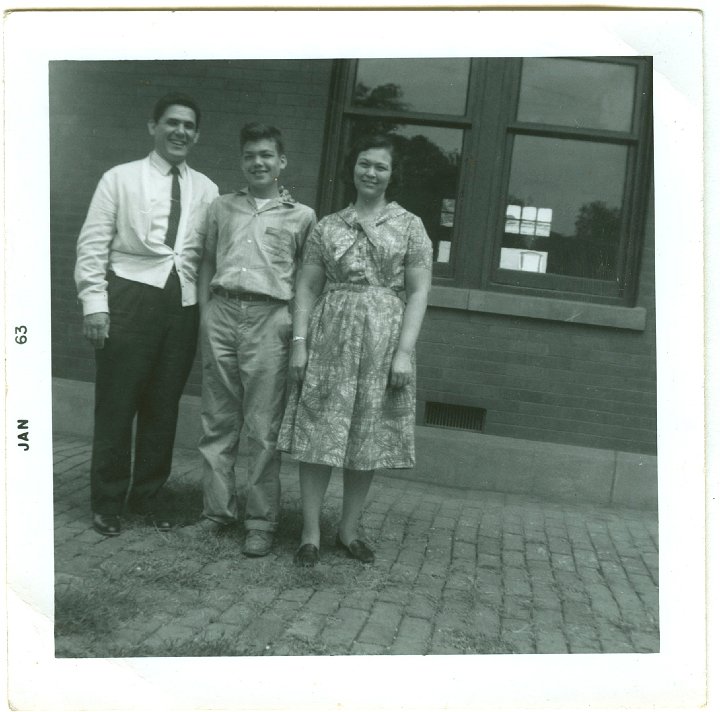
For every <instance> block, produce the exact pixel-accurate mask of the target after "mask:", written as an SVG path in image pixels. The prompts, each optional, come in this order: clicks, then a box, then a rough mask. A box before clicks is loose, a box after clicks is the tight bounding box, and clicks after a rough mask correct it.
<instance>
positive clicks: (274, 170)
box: [242, 138, 287, 198]
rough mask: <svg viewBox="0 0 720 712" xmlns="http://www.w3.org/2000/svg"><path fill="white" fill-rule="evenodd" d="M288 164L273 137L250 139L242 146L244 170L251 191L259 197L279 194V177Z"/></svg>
mask: <svg viewBox="0 0 720 712" xmlns="http://www.w3.org/2000/svg"><path fill="white" fill-rule="evenodd" d="M286 165H287V160H286V159H285V156H284V155H281V154H279V153H278V150H277V145H276V144H275V141H273V140H272V139H269V138H263V139H260V140H259V141H248V142H247V143H246V144H245V145H244V146H243V147H242V172H243V175H244V176H245V180H247V182H248V187H249V188H250V192H251V193H252V194H253V195H254V196H256V197H258V198H268V197H272V196H276V195H277V194H278V184H277V179H278V176H279V175H280V173H281V172H282V171H283V169H284V168H285V166H286Z"/></svg>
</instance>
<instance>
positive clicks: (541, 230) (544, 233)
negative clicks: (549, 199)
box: [535, 208, 553, 237]
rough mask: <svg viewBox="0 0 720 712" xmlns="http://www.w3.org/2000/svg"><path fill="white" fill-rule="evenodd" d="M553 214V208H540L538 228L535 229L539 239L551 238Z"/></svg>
mask: <svg viewBox="0 0 720 712" xmlns="http://www.w3.org/2000/svg"><path fill="white" fill-rule="evenodd" d="M552 214H553V211H552V208H538V211H537V226H536V227H535V234H536V235H537V236H538V237H550V227H551V225H552Z"/></svg>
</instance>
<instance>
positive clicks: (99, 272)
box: [75, 151, 218, 315]
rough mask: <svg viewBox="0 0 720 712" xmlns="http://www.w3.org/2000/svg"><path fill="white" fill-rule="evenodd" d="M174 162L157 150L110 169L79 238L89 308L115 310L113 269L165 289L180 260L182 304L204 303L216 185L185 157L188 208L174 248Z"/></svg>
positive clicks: (82, 289) (183, 193)
mask: <svg viewBox="0 0 720 712" xmlns="http://www.w3.org/2000/svg"><path fill="white" fill-rule="evenodd" d="M170 168H171V165H170V163H168V162H167V161H166V160H165V159H163V158H162V157H161V156H160V155H158V154H157V153H156V152H155V151H153V152H152V153H151V154H150V155H149V156H147V157H146V158H144V159H142V160H140V161H133V162H131V163H124V164H122V165H119V166H115V167H114V168H111V169H110V170H109V171H107V173H105V174H104V175H103V177H102V178H101V179H100V182H99V183H98V186H97V189H96V190H95V194H94V196H93V199H92V201H91V203H90V208H89V210H88V215H87V218H86V220H85V224H84V225H83V227H82V230H81V231H80V236H79V238H78V243H77V262H76V265H75V282H76V284H77V289H78V298H79V299H80V301H81V302H82V305H83V314H86V315H87V314H94V313H96V312H107V311H108V300H107V278H106V275H107V271H108V269H110V270H112V271H113V272H114V273H115V274H116V275H117V276H118V277H123V278H124V279H129V280H132V281H135V282H142V283H143V284H149V285H151V286H153V287H158V288H161V289H162V288H163V287H164V286H165V283H166V282H167V279H168V276H169V275H170V272H171V270H172V268H173V266H175V269H176V270H177V273H178V276H179V279H180V286H181V289H182V304H183V306H190V305H192V304H196V303H197V272H198V266H199V264H200V258H201V257H202V250H203V239H204V237H203V236H204V229H205V219H206V213H207V209H208V207H209V206H210V204H211V203H212V202H213V200H214V199H215V198H216V197H217V196H218V188H217V186H216V185H215V184H214V183H213V182H212V181H211V180H210V179H209V178H207V177H206V176H204V175H203V174H202V173H198V172H197V171H195V170H193V169H192V168H190V167H189V166H188V165H187V164H185V163H183V164H181V165H180V166H179V168H180V197H181V202H180V206H181V212H180V224H179V226H178V233H177V238H176V240H175V246H174V247H173V248H171V247H169V246H168V245H166V244H165V235H166V232H167V224H168V217H169V215H170V191H171V185H172V176H171V174H170Z"/></svg>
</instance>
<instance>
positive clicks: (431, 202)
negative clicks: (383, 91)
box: [345, 119, 463, 263]
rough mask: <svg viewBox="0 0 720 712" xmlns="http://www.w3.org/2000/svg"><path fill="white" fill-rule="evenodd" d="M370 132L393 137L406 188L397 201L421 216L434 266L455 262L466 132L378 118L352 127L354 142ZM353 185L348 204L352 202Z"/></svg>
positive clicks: (348, 195) (397, 196)
mask: <svg viewBox="0 0 720 712" xmlns="http://www.w3.org/2000/svg"><path fill="white" fill-rule="evenodd" d="M365 133H392V134H394V135H395V136H397V137H398V141H399V144H400V146H401V150H402V155H403V165H402V171H403V173H402V186H401V189H400V192H399V193H398V195H396V196H395V197H394V199H395V200H397V202H398V203H400V205H402V206H403V207H404V208H406V209H407V210H409V211H410V212H411V213H415V215H417V216H418V217H420V218H421V219H422V221H423V224H424V225H425V229H426V230H427V233H428V235H429V236H430V239H431V240H432V243H433V258H434V260H435V262H438V263H447V262H450V254H451V249H452V241H453V232H454V224H455V205H456V201H457V188H458V174H459V170H460V156H461V154H462V141H463V132H462V130H461V129H446V128H437V127H433V126H417V125H413V124H397V123H392V122H386V121H377V120H373V119H357V120H354V121H353V122H352V123H351V127H350V142H351V143H352V142H354V141H355V140H356V139H357V138H358V137H359V136H361V135H363V134H365ZM353 196H354V191H353V190H352V188H351V187H350V186H348V192H347V194H346V196H345V199H346V202H349V201H350V200H352V199H353Z"/></svg>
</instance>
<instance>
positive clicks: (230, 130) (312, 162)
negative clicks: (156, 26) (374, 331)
mask: <svg viewBox="0 0 720 712" xmlns="http://www.w3.org/2000/svg"><path fill="white" fill-rule="evenodd" d="M331 70H332V62H331V61H329V60H293V61H281V60H257V61H255V60H243V61H235V60H233V61H187V62H186V61H172V62H170V61H149V62H145V61H140V62H138V61H133V62H129V61H128V62H52V63H51V65H50V76H49V80H50V81H49V89H50V97H49V98H50V112H49V113H50V179H51V194H50V220H51V225H50V231H51V270H52V274H51V279H52V304H51V309H52V349H53V375H55V376H60V377H63V378H72V379H78V380H82V381H91V380H93V379H94V374H95V366H94V356H93V351H92V349H91V348H90V346H89V345H88V344H87V343H86V342H85V340H84V339H83V338H82V337H81V335H80V333H81V321H82V316H81V313H82V312H81V309H80V306H79V304H78V303H77V299H76V292H75V285H74V282H73V269H74V265H75V242H76V240H77V236H78V233H79V231H80V228H81V226H82V223H83V221H84V219H85V215H86V213H87V209H88V205H89V203H90V199H91V197H92V194H93V191H94V190H95V186H96V185H97V182H98V180H99V179H100V176H101V175H102V174H103V173H104V172H105V171H106V170H107V169H108V168H111V167H112V166H114V165H116V164H118V163H125V162H127V161H131V160H135V159H137V158H142V157H143V156H145V155H147V154H148V153H149V151H150V150H151V149H152V141H151V138H150V136H149V135H148V131H147V119H148V118H149V116H150V113H151V111H152V107H153V104H154V103H155V100H156V99H157V98H159V97H160V96H162V95H163V94H165V93H167V92H169V91H183V92H187V93H189V94H191V95H192V96H193V97H195V99H196V100H197V101H198V102H199V104H200V107H201V110H202V112H203V113H202V122H201V127H200V140H199V142H198V144H197V145H196V146H195V148H194V149H193V152H192V154H191V158H190V164H191V165H192V166H193V168H196V169H197V170H199V171H201V172H203V173H205V174H206V175H208V176H209V177H210V178H212V179H213V180H214V181H215V182H216V183H217V184H218V186H219V188H220V192H221V193H226V192H228V191H230V190H233V189H235V188H237V187H240V186H241V185H242V176H241V174H240V170H239V161H238V157H239V143H238V133H239V129H240V127H241V126H242V125H243V124H244V123H246V122H248V121H264V122H267V123H271V124H274V125H277V126H278V127H279V128H280V129H281V130H282V131H283V134H284V137H285V142H286V151H287V154H288V168H287V169H286V171H285V173H284V174H283V183H284V185H286V186H287V187H288V188H289V189H290V190H291V192H292V193H293V195H294V196H295V197H296V198H297V199H298V200H300V201H301V202H303V203H306V204H308V205H311V206H314V205H315V204H316V202H317V200H316V193H317V189H318V185H319V173H320V159H321V155H322V147H323V138H324V131H325V117H326V112H327V106H328V92H329V90H330V72H331ZM199 387H200V369H199V363H198V359H197V358H196V362H195V366H194V368H193V371H192V373H191V375H190V379H189V381H188V385H187V388H186V392H188V393H193V394H195V393H199Z"/></svg>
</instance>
